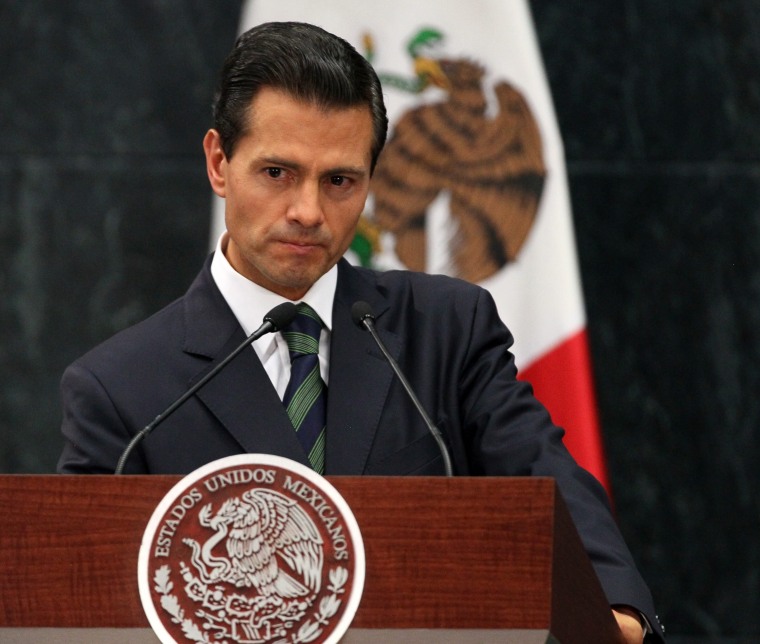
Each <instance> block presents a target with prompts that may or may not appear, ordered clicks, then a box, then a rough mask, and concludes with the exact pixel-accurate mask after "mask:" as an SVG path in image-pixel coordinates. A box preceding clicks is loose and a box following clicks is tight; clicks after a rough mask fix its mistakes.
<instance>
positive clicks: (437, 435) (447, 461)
mask: <svg viewBox="0 0 760 644" xmlns="http://www.w3.org/2000/svg"><path fill="white" fill-rule="evenodd" d="M362 324H364V326H365V327H366V329H367V330H368V331H369V332H370V333H371V334H372V337H373V338H374V339H375V343H376V344H377V346H378V347H380V351H382V352H383V355H384V356H385V359H386V360H387V361H388V363H389V364H390V365H391V368H392V369H393V371H394V372H395V373H396V377H397V378H398V379H399V380H400V381H401V384H402V385H403V386H404V389H405V390H406V393H407V394H409V398H411V399H412V402H413V403H414V406H415V407H416V408H417V411H418V412H419V413H420V416H422V420H424V421H425V424H426V425H427V427H428V429H429V430H430V433H431V434H432V435H433V438H434V439H435V442H436V443H438V448H439V449H440V452H441V457H442V458H443V467H444V469H445V470H446V476H454V469H453V467H452V464H451V456H450V455H449V449H448V447H446V443H445V442H444V440H443V436H442V435H441V432H440V430H439V429H438V428H437V427H436V426H435V424H434V423H433V421H432V420H431V419H430V416H428V414H427V412H426V411H425V408H424V407H423V406H422V403H421V402H420V401H419V398H417V395H416V394H415V393H414V389H412V386H411V384H409V381H408V380H407V379H406V376H405V375H404V373H403V371H401V368H400V367H399V366H398V363H397V362H396V360H395V359H394V357H393V356H392V355H391V354H390V353H389V352H388V349H386V348H385V343H384V342H383V341H382V340H381V339H380V336H379V335H378V334H377V331H376V330H375V325H374V324H373V322H372V319H371V318H369V317H366V318H364V319H363V320H362Z"/></svg>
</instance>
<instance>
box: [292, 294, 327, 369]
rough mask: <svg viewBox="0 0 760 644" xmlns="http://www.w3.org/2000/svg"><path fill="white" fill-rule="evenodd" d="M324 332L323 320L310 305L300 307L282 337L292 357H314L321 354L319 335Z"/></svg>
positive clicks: (302, 304) (300, 305)
mask: <svg viewBox="0 0 760 644" xmlns="http://www.w3.org/2000/svg"><path fill="white" fill-rule="evenodd" d="M321 332H322V320H320V318H319V316H318V315H317V314H316V312H315V311H314V309H312V308H311V307H310V306H309V305H308V304H304V303H303V302H302V303H301V304H299V305H298V313H296V317H295V318H293V321H292V322H291V323H290V324H289V325H288V326H287V327H286V328H285V329H284V330H283V332H282V335H283V337H284V338H285V342H287V343H288V349H289V350H290V354H291V356H292V355H293V354H296V355H314V354H317V353H319V335H320V333H321Z"/></svg>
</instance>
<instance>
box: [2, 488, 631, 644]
mask: <svg viewBox="0 0 760 644" xmlns="http://www.w3.org/2000/svg"><path fill="white" fill-rule="evenodd" d="M327 478H328V480H329V481H330V483H332V485H333V486H334V487H335V488H336V489H337V490H338V491H339V492H340V494H341V495H342V496H343V497H344V498H345V500H346V501H347V503H348V504H349V506H350V507H351V509H352V511H353V513H354V515H355V516H356V520H357V522H358V524H359V527H360V530H361V533H362V538H363V540H364V547H365V552H366V562H367V568H366V580H365V586H364V593H363V595H362V600H361V603H360V605H359V609H358V610H357V612H356V616H355V618H354V620H353V622H352V624H351V627H350V628H349V630H348V632H347V634H346V635H345V637H344V638H343V640H342V642H344V643H346V644H354V643H360V642H367V643H375V642H377V643H380V642H383V643H387V642H394V643H395V642H420V643H422V642H435V643H445V642H477V643H479V644H486V643H489V642H500V643H504V642H506V643H512V642H514V643H517V642H519V643H523V642H525V643H533V642H535V643H538V642H561V643H562V644H573V643H575V642H578V643H583V644H586V643H588V642H599V643H604V642H618V641H619V634H618V633H619V631H618V629H617V626H616V624H615V621H614V619H613V617H612V614H611V611H610V607H609V605H608V603H607V601H606V599H605V598H604V596H603V593H602V590H601V587H600V585H599V581H598V580H597V578H596V575H595V574H594V572H593V569H592V567H591V564H590V562H589V560H588V558H587V556H586V554H585V552H584V550H583V548H582V546H581V543H580V539H579V537H578V534H577V531H576V530H575V526H574V525H573V523H572V520H571V519H570V516H569V514H568V511H567V508H566V506H565V504H564V501H563V500H562V497H561V496H560V494H559V492H558V490H557V488H556V484H555V482H554V480H553V479H548V478H488V477H483V478H437V477H408V478H407V477H403V478H402V477H337V476H335V477H327ZM179 479H180V477H177V476H94V475H88V476H59V475H42V476H37V475H0V516H2V519H1V520H0V570H1V571H2V581H0V641H2V642H6V643H9V644H15V643H16V642H41V641H44V642H76V643H78V644H79V643H83V642H98V643H99V644H116V643H119V644H121V643H122V642H124V643H129V644H134V643H141V642H157V641H158V639H157V637H156V636H155V635H154V634H153V633H152V631H151V630H150V628H149V625H148V620H147V618H146V617H145V614H144V612H143V608H142V605H141V603H140V597H139V593H138V586H137V556H138V552H139V549H140V542H141V539H142V534H143V531H144V529H145V526H146V525H147V523H148V520H149V518H150V516H151V514H152V513H153V510H154V509H155V507H156V506H157V505H158V503H159V501H160V500H161V498H162V497H163V496H164V495H165V494H166V493H167V492H168V491H169V489H170V488H171V487H172V486H173V485H174V484H175V483H176V482H177V481H178V480H179Z"/></svg>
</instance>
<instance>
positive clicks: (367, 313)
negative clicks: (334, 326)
mask: <svg viewBox="0 0 760 644" xmlns="http://www.w3.org/2000/svg"><path fill="white" fill-rule="evenodd" d="M351 319H352V320H353V321H354V324H357V325H358V326H359V328H361V329H365V328H366V327H365V326H364V321H365V320H370V321H372V320H374V319H375V316H374V314H373V313H372V307H371V306H370V305H369V304H367V303H366V302H363V301H361V300H359V301H358V302H354V305H353V306H352V307H351Z"/></svg>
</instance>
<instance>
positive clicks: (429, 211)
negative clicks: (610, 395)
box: [212, 0, 608, 486]
mask: <svg viewBox="0 0 760 644" xmlns="http://www.w3.org/2000/svg"><path fill="white" fill-rule="evenodd" d="M272 20H278V21H279V20H293V21H301V22H311V23H313V24H316V25H318V26H320V27H323V28H325V29H326V30H328V31H330V32H332V33H334V34H336V35H339V36H341V37H343V38H345V39H346V40H348V41H349V42H351V43H352V44H353V45H354V46H355V47H356V48H357V49H358V50H359V51H360V52H362V53H363V54H364V55H365V56H366V57H367V58H368V59H369V60H370V61H371V62H372V64H373V66H374V67H375V69H376V71H377V72H378V75H379V76H380V78H381V80H382V82H383V87H384V95H385V100H386V105H387V107H388V116H389V118H390V123H391V125H390V133H389V140H388V143H387V145H386V148H385V151H384V152H383V154H382V155H381V159H380V163H379V165H378V168H377V170H376V172H375V176H374V177H373V183H372V189H371V195H370V198H369V199H368V202H367V206H366V210H365V213H364V215H363V217H362V221H361V223H360V226H359V229H358V232H357V237H356V239H355V240H354V244H353V245H352V249H351V251H350V255H351V256H350V259H351V260H352V261H354V262H356V263H362V264H364V265H369V266H374V267H376V268H380V269H386V268H410V269H414V270H423V271H427V272H431V273H444V274H448V275H453V276H456V277H460V278H462V279H466V280H469V281H472V282H476V283H478V284H481V285H482V286H484V287H485V288H487V289H488V290H489V291H490V292H491V293H492V294H493V297H494V299H495V300H496V303H497V306H498V308H499V312H500V315H501V317H502V319H503V320H504V321H505V323H506V324H507V326H508V327H509V328H510V330H511V331H512V333H513V335H514V337H515V345H514V347H513V351H514V354H515V357H516V360H517V365H518V368H519V369H520V378H522V379H524V380H527V381H529V382H530V383H531V384H532V385H533V387H534V390H535V393H536V396H537V397H538V398H539V399H540V400H541V401H542V402H543V403H544V405H545V406H546V407H547V408H548V410H549V412H550V413H551V415H552V418H553V420H554V422H555V423H556V424H558V425H560V426H562V427H563V428H565V430H566V432H567V433H566V437H565V444H566V445H567V447H568V449H569V450H570V452H571V453H572V454H573V456H574V457H575V458H576V460H577V461H578V462H579V463H580V464H581V465H582V466H583V467H585V468H586V469H587V470H589V471H590V472H591V473H592V474H594V475H595V476H596V477H597V478H598V479H599V480H600V481H601V482H602V484H604V485H605V486H608V479H607V471H606V466H605V460H604V453H603V445H602V440H601V434H600V429H599V423H598V417H597V411H596V403H595V396H594V387H593V382H592V370H591V362H590V359H589V348H588V339H587V334H586V316H585V309H584V303H583V293H582V290H581V282H580V274H579V270H578V260H577V255H576V249H575V239H574V231H573V225H572V214H571V209H570V200H569V196H568V188H567V177H566V173H565V167H564V153H563V148H562V141H561V138H560V134H559V131H558V128H557V122H556V118H555V114H554V109H553V105H552V100H551V94H550V91H549V87H548V84H547V80H546V76H545V73H544V69H543V63H542V61H541V54H540V50H539V48H538V44H537V42H536V36H535V32H534V28H533V22H532V18H531V15H530V10H529V8H528V6H527V3H526V2H524V1H523V0H510V1H509V2H504V0H470V1H469V2H457V3H439V2H433V1H429V2H415V3H410V2H408V0H384V1H383V2H369V1H358V0H323V1H322V2H314V1H313V0H288V1H287V2H274V1H272V0H248V2H247V3H245V4H244V5H243V12H242V16H241V25H240V28H241V31H243V30H246V29H248V28H249V27H252V26H253V25H255V24H258V23H261V22H267V21H272ZM215 211H216V212H215V215H214V225H213V231H212V243H214V242H215V240H216V238H217V237H218V234H219V233H220V232H221V230H223V221H222V215H221V212H222V210H221V208H220V207H219V205H218V204H217V205H216V206H215Z"/></svg>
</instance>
